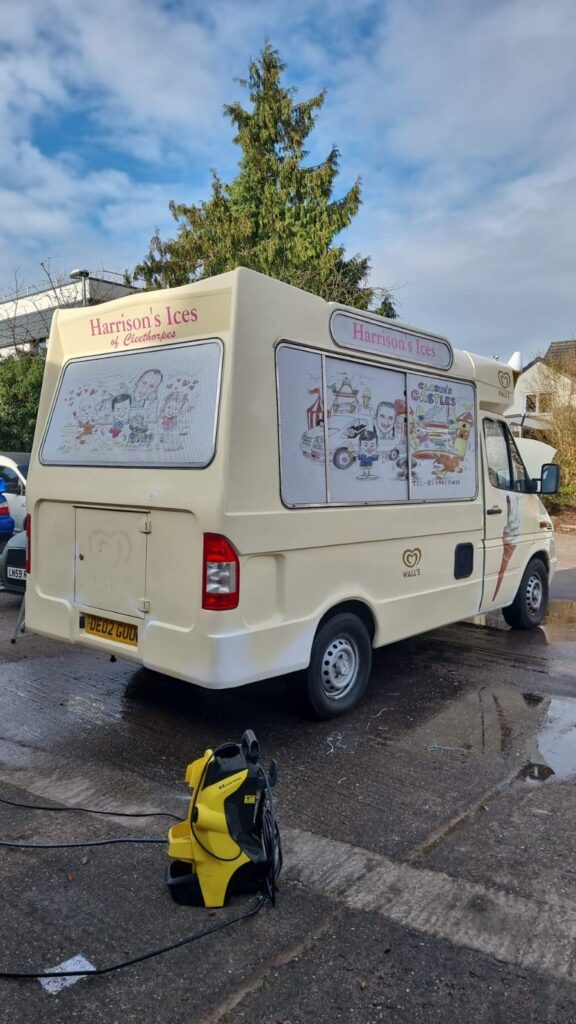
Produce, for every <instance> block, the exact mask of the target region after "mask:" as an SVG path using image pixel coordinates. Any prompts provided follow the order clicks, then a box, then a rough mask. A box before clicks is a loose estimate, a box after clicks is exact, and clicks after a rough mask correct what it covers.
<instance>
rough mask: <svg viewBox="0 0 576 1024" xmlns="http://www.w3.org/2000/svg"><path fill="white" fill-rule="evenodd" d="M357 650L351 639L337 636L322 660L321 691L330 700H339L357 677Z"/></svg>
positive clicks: (348, 690) (347, 691)
mask: <svg viewBox="0 0 576 1024" xmlns="http://www.w3.org/2000/svg"><path fill="white" fill-rule="evenodd" d="M358 664H359V657H358V648H357V646H356V643H355V641H354V640H353V639H352V637H349V636H339V637H336V639H335V640H333V641H332V643H331V644H330V645H329V647H327V648H326V651H325V653H324V657H323V658H322V689H323V690H324V693H325V694H326V696H327V697H328V698H329V699H330V700H341V699H342V697H345V696H346V694H347V693H349V692H350V690H351V689H352V687H353V686H354V683H355V682H356V678H357V676H358Z"/></svg>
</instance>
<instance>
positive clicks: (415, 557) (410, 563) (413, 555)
mask: <svg viewBox="0 0 576 1024" xmlns="http://www.w3.org/2000/svg"><path fill="white" fill-rule="evenodd" d="M421 558H422V552H421V551H420V548H412V549H410V548H406V551H403V552H402V561H403V562H404V565H405V566H406V567H407V568H408V569H414V567H415V566H416V565H418V563H419V562H420V559H421Z"/></svg>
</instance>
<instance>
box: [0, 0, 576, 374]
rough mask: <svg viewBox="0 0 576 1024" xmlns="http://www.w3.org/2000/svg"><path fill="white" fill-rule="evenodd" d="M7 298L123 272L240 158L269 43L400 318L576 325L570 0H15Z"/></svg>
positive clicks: (489, 337)
mask: <svg viewBox="0 0 576 1024" xmlns="http://www.w3.org/2000/svg"><path fill="white" fill-rule="evenodd" d="M0 10H1V13H2V37H1V39H0V293H4V294H5V293H8V292H11V291H13V290H14V288H15V287H16V282H18V284H19V285H21V286H26V285H29V284H37V285H42V284H43V271H42V269H41V267H40V263H41V262H43V263H45V264H46V265H47V266H49V268H50V271H51V273H52V275H53V276H54V277H65V276H66V275H67V274H68V272H69V270H70V269H71V268H72V267H75V266H79V265H82V266H86V267H89V268H90V269H91V270H92V271H94V272H97V271H98V270H99V269H102V268H103V269H106V270H112V271H120V272H122V271H123V270H124V269H125V268H126V267H131V266H133V265H134V264H135V263H136V262H137V261H138V260H139V259H141V258H142V257H143V256H144V254H145V252H146V250H147V244H148V240H149V238H150V235H151V234H152V232H153V230H154V228H155V227H156V226H158V227H159V228H160V232H161V234H163V235H165V236H166V235H169V234H171V233H173V221H172V219H171V217H170V214H169V211H168V202H169V200H170V199H175V200H177V201H182V202H190V203H192V202H198V201H200V200H202V199H203V198H206V197H207V195H208V190H209V172H210V168H211V167H215V168H216V169H217V170H218V172H219V173H220V174H221V175H222V176H223V177H224V178H225V179H226V180H229V179H230V178H231V177H232V176H233V175H234V173H235V163H236V159H237V156H238V151H237V149H236V147H234V146H233V145H232V141H231V139H232V135H233V132H232V129H231V126H230V125H229V123H228V122H227V121H226V120H225V119H224V117H223V116H222V107H223V104H224V103H226V102H231V101H233V100H235V99H237V98H240V99H242V100H243V102H244V96H245V94H244V93H243V91H242V90H241V89H240V87H239V86H238V84H237V83H236V82H235V81H234V79H235V78H237V77H242V76H244V75H245V74H246V69H247V64H248V60H249V58H250V57H251V56H256V55H257V53H258V52H259V50H260V49H261V47H262V45H263V43H264V40H265V38H266V37H268V38H269V39H270V41H271V42H272V44H273V45H275V46H276V47H277V48H278V49H279V50H280V52H281V55H282V57H283V58H284V59H285V61H286V62H287V65H288V69H287V73H286V81H287V82H288V83H289V84H291V85H295V86H297V87H298V90H299V96H300V97H301V98H306V97H308V96H310V95H313V94H315V93H317V92H318V91H320V90H321V89H322V88H327V90H328V93H327V98H326V103H325V106H324V109H323V110H322V112H321V114H320V117H319V120H318V125H317V128H316V131H315V133H314V136H313V138H311V140H310V143H311V147H310V148H311V156H312V158H316V157H322V156H324V155H325V154H326V152H327V151H328V149H329V148H330V146H331V145H332V143H336V145H337V146H338V147H339V149H340V151H341V176H340V180H339V189H340V191H344V190H345V189H346V188H348V187H349V186H350V185H351V184H352V182H353V181H354V180H355V178H356V176H358V175H360V176H361V177H362V183H363V200H364V202H363V206H362V209H361V212H360V214H359V216H358V217H357V218H356V220H355V222H354V224H353V225H352V226H351V228H350V229H349V230H348V231H347V232H346V233H345V235H344V236H343V241H344V243H345V244H346V246H347V249H348V251H349V253H350V254H352V253H354V252H359V253H361V254H363V255H365V254H369V255H370V256H371V257H372V265H373V274H372V281H373V283H374V284H375V285H379V284H382V285H385V286H387V287H390V288H391V289H392V290H393V293H394V296H395V299H396V302H397V304H398V306H399V312H400V316H401V318H402V319H403V320H405V321H406V322H408V323H413V324H416V325H418V326H421V327H423V328H427V329H429V330H431V331H436V332H438V333H441V334H446V335H447V336H448V337H449V338H450V339H451V341H452V342H453V343H454V344H455V345H457V346H459V347H466V348H469V349H471V350H473V351H479V352H483V353H486V354H489V355H491V354H497V355H500V356H501V357H505V358H508V356H509V355H510V354H511V353H512V351H514V350H515V349H521V350H522V352H523V354H524V357H525V359H526V360H527V359H528V358H531V357H532V356H534V355H536V354H537V353H538V352H539V351H542V350H543V349H545V348H546V347H547V345H548V343H549V342H550V341H552V340H555V339H560V338H572V337H574V336H576V303H575V292H576V289H575V269H576V243H575V239H576V71H575V70H574V53H575V52H576V5H575V4H574V3H573V0H383V2H379V3H375V2H372V0H356V3H355V5H354V8H353V9H351V5H350V4H349V3H348V0H325V2H323V3H322V4H321V3H319V2H312V0H298V2H296V3H295V2H294V0H292V2H286V0H277V2H276V3H274V4H270V3H269V2H257V0H247V2H244V0H235V2H234V0H212V2H211V4H210V5H206V4H205V3H204V2H202V3H200V2H196V0H164V2H162V0H123V3H121V4H120V3H118V2H117V0H99V3H98V4H95V3H94V2H93V0H75V2H74V3H70V0H0Z"/></svg>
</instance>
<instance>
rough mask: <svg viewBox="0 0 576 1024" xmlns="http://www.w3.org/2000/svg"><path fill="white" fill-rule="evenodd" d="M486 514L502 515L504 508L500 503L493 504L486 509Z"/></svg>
mask: <svg viewBox="0 0 576 1024" xmlns="http://www.w3.org/2000/svg"><path fill="white" fill-rule="evenodd" d="M486 515H487V516H501V515H502V509H501V508H500V506H499V505H492V508H487V509H486Z"/></svg>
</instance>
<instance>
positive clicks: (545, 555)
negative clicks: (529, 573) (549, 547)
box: [526, 548, 550, 575]
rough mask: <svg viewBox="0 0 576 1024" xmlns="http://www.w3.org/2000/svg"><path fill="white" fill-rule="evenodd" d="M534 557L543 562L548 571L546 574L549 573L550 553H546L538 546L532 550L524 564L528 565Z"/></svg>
mask: <svg viewBox="0 0 576 1024" xmlns="http://www.w3.org/2000/svg"><path fill="white" fill-rule="evenodd" d="M535 559H537V560H538V561H540V562H544V565H545V566H546V572H547V573H548V575H550V555H549V554H548V552H547V551H544V550H543V549H542V548H540V549H539V550H538V551H533V552H532V554H531V555H530V558H529V559H528V561H527V562H526V565H527V566H528V565H530V562H533V561H534V560H535Z"/></svg>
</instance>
